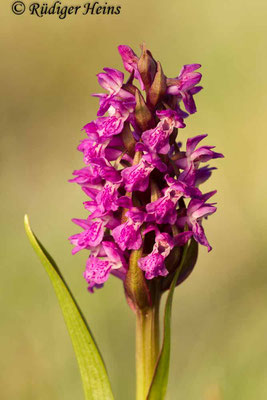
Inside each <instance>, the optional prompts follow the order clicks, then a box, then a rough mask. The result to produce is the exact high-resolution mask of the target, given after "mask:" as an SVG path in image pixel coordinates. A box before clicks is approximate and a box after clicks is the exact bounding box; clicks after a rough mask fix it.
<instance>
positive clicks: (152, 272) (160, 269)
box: [138, 233, 174, 279]
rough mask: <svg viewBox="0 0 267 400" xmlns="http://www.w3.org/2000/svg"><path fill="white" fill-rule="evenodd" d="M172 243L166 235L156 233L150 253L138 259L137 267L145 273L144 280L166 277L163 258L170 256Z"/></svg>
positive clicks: (166, 271) (166, 272)
mask: <svg viewBox="0 0 267 400" xmlns="http://www.w3.org/2000/svg"><path fill="white" fill-rule="evenodd" d="M173 246H174V241H173V239H172V238H171V236H170V235H169V234H168V233H158V234H157V235H156V239H155V245H154V247H153V250H152V252H151V253H150V254H149V255H147V256H146V257H142V258H140V260H139V261H138V265H139V267H140V268H141V269H142V270H143V271H144V272H145V278H146V279H153V278H155V277H157V276H166V275H168V273H169V272H168V270H167V269H166V267H165V258H166V257H167V256H168V255H169V254H170V251H171V249H172V248H173Z"/></svg>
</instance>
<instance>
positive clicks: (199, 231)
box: [192, 222, 212, 251]
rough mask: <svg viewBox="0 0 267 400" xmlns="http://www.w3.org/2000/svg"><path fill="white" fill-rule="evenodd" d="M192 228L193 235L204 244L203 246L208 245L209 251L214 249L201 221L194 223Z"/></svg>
mask: <svg viewBox="0 0 267 400" xmlns="http://www.w3.org/2000/svg"><path fill="white" fill-rule="evenodd" d="M192 230H193V235H194V238H195V240H196V241H197V242H198V243H199V244H202V245H203V246H206V247H207V248H208V251H211V250H212V247H211V246H210V244H209V242H208V240H207V238H206V236H205V232H204V229H203V227H202V225H201V224H200V223H197V222H196V223H194V225H193V226H192Z"/></svg>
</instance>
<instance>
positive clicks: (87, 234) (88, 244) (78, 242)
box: [69, 218, 107, 254]
mask: <svg viewBox="0 0 267 400" xmlns="http://www.w3.org/2000/svg"><path fill="white" fill-rule="evenodd" d="M72 221H73V222H74V223H75V224H77V225H79V226H81V227H82V228H83V229H84V230H83V231H82V232H81V233H77V234H76V235H73V236H71V237H70V238H69V240H70V242H71V244H74V246H75V247H74V248H73V249H72V254H76V253H77V252H78V251H80V250H83V249H88V250H89V249H91V248H93V247H96V246H98V245H99V244H100V243H101V241H102V239H103V237H104V227H105V225H106V223H107V220H106V221H104V220H102V219H100V218H97V219H95V220H90V219H89V220H82V219H76V218H74V219H73V220H72Z"/></svg>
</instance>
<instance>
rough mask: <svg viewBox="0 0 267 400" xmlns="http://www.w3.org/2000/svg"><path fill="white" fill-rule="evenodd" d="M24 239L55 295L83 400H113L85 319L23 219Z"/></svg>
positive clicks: (98, 353)
mask: <svg viewBox="0 0 267 400" xmlns="http://www.w3.org/2000/svg"><path fill="white" fill-rule="evenodd" d="M24 226H25V231H26V234H27V236H28V239H29V241H30V243H31V245H32V247H33V249H34V251H35V253H36V254H37V256H38V257H39V259H40V261H41V263H42V264H43V266H44V268H45V270H46V272H47V274H48V276H49V278H50V280H51V283H52V285H53V287H54V290H55V292H56V295H57V298H58V301H59V305H60V307H61V310H62V313H63V317H64V320H65V323H66V325H67V328H68V331H69V334H70V337H71V341H72V344H73V348H74V351H75V354H76V358H77V361H78V364H79V368H80V373H81V377H82V382H83V388H84V393H85V399H86V400H98V399H104V400H114V397H113V394H112V391H111V386H110V382H109V379H108V376H107V371H106V368H105V365H104V362H103V359H102V356H101V354H100V352H99V350H98V348H97V345H96V342H95V340H94V338H93V336H92V334H91V332H90V329H89V327H88V325H87V322H86V320H85V318H84V317H83V315H82V313H81V311H80V308H79V306H78V305H77V303H76V301H75V299H74V297H73V295H72V293H71V291H70V289H69V288H68V286H67V284H66V282H65V280H64V278H63V276H62V275H61V272H60V271H59V268H58V266H57V265H56V263H55V261H54V260H53V259H52V257H51V256H50V255H49V253H48V252H47V250H46V249H45V248H44V246H43V245H42V244H41V242H40V241H39V240H38V238H37V237H36V236H35V235H34V233H33V232H32V230H31V227H30V224H29V219H28V216H27V215H25V217H24Z"/></svg>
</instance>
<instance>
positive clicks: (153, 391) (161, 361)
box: [147, 239, 195, 400]
mask: <svg viewBox="0 0 267 400" xmlns="http://www.w3.org/2000/svg"><path fill="white" fill-rule="evenodd" d="M193 246H195V241H194V239H192V240H191V243H190V245H189V246H188V245H186V247H185V249H184V252H183V257H182V260H181V263H180V265H179V268H177V270H176V273H175V275H174V277H173V280H172V283H171V286H170V289H169V293H168V296H167V300H166V304H165V312H164V337H163V343H162V348H161V351H160V354H159V358H158V361H157V365H156V367H155V372H154V376H153V379H152V382H151V385H150V388H149V392H148V395H147V400H163V399H164V397H165V394H166V391H167V385H168V377H169V365H170V351H171V310H172V300H173V294H174V289H175V287H176V283H177V281H178V278H179V275H180V272H181V271H182V269H183V267H184V264H185V262H186V259H187V254H188V252H190V250H191V248H192V247H193Z"/></svg>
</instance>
